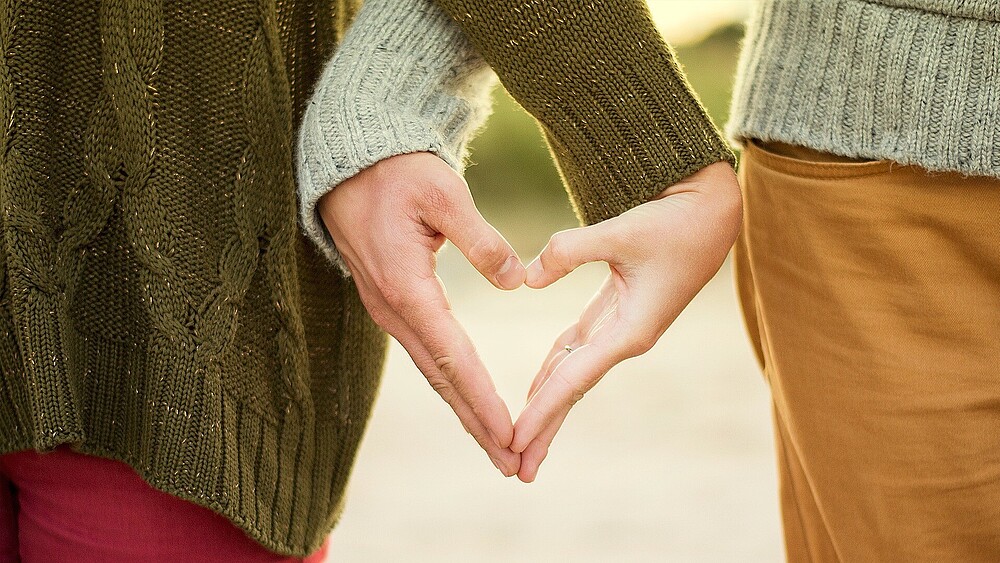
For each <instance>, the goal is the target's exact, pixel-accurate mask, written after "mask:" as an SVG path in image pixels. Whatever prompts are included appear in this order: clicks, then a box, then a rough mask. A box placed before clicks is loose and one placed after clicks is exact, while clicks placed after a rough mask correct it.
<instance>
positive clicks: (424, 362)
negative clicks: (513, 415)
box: [396, 329, 521, 477]
mask: <svg viewBox="0 0 1000 563" xmlns="http://www.w3.org/2000/svg"><path fill="white" fill-rule="evenodd" d="M400 332H401V334H400V336H397V337H396V339H397V340H399V342H400V344H401V345H402V346H403V348H405V349H406V351H407V353H408V354H409V355H410V358H411V359H413V363H414V364H416V365H417V367H418V368H419V369H420V370H421V372H422V373H424V375H425V376H426V377H427V379H428V381H431V382H432V387H434V389H435V391H437V392H438V394H439V395H441V397H442V398H443V399H445V401H446V402H447V403H448V404H449V406H451V408H452V410H453V411H454V412H455V414H456V415H457V416H458V419H459V421H461V423H462V427H463V428H465V430H466V432H468V433H469V434H471V435H472V437H473V438H474V439H475V440H476V442H477V443H478V444H479V446H480V447H481V448H482V449H483V450H484V451H485V452H486V455H487V456H489V458H490V460H491V461H492V462H493V465H494V466H496V468H497V469H498V470H500V472H501V473H503V474H504V475H505V476H507V477H510V476H511V475H514V474H515V473H517V471H518V469H519V468H520V465H521V461H520V456H519V455H518V454H516V453H514V452H513V451H511V450H510V449H509V448H505V447H500V446H498V445H497V443H496V441H495V440H494V439H493V437H492V436H491V435H490V432H489V431H488V430H487V429H486V426H484V425H483V423H482V421H481V420H480V419H479V417H478V416H477V415H476V413H475V412H474V411H473V409H472V407H470V406H469V404H468V403H466V402H465V399H463V398H462V396H461V395H459V394H458V393H457V392H456V391H455V390H454V388H453V387H451V385H450V383H448V382H447V380H445V379H444V377H443V376H442V375H441V374H440V372H437V373H435V367H434V360H433V358H432V357H431V355H430V353H429V352H427V350H426V349H425V348H423V345H422V344H421V343H420V339H419V338H416V337H415V336H414V335H413V334H412V333H411V332H409V331H408V330H406V329H404V330H402V331H400ZM401 338H402V339H401ZM404 342H405V344H404ZM428 374H431V375H428ZM437 381H441V383H440V384H437Z"/></svg>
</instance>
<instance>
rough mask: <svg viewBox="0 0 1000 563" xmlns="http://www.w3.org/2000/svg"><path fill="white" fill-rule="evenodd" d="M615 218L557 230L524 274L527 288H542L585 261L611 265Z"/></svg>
mask: <svg viewBox="0 0 1000 563" xmlns="http://www.w3.org/2000/svg"><path fill="white" fill-rule="evenodd" d="M613 221H614V219H609V220H607V221H604V222H602V223H597V224H596V225H590V226H587V227H577V228H575V229H568V230H565V231H559V232H558V233H556V234H554V235H552V237H551V238H549V242H548V244H546V245H545V248H543V249H542V252H541V254H539V255H538V257H537V258H535V259H534V260H532V261H531V264H529V265H528V268H527V271H526V280H525V283H527V285H528V287H533V288H535V289H541V288H543V287H546V286H548V285H550V284H552V283H553V282H555V281H556V280H558V279H560V278H562V277H563V276H565V275H566V274H568V273H570V272H572V271H573V270H575V269H576V268H577V267H579V266H582V265H583V264H586V263H588V262H596V261H598V260H603V261H606V262H611V261H613V260H612V258H613V257H612V248H613V245H614V242H615V239H614V236H615V235H614V232H613V226H612V225H613V223H612V222H613Z"/></svg>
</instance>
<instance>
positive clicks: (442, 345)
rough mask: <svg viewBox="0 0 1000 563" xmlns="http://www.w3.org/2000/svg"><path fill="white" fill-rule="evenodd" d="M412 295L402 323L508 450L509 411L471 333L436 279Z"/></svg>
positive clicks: (402, 311) (510, 435) (403, 310)
mask: <svg viewBox="0 0 1000 563" xmlns="http://www.w3.org/2000/svg"><path fill="white" fill-rule="evenodd" d="M410 296H411V297H412V299H408V300H407V301H406V302H405V304H401V307H400V310H399V314H400V317H401V318H402V320H403V322H405V323H406V325H407V326H408V327H409V328H410V330H411V331H412V332H413V334H414V336H415V337H416V338H417V339H418V340H419V341H420V342H421V344H422V345H423V347H424V348H425V349H426V351H427V353H428V354H429V355H430V358H431V360H432V362H433V364H434V366H435V368H436V371H437V372H440V374H441V376H442V377H443V380H444V381H447V382H448V384H449V386H450V388H452V389H454V391H455V393H456V394H457V395H458V396H460V397H461V398H462V399H463V400H464V401H465V403H467V404H468V406H469V407H470V408H471V409H472V413H474V415H475V417H476V418H478V419H479V420H480V421H481V422H482V424H483V426H485V427H486V430H487V431H488V432H489V434H490V435H491V436H492V438H493V440H494V441H495V443H496V445H497V446H499V447H500V448H506V447H508V446H509V445H510V442H511V439H512V438H513V424H512V423H511V417H510V411H509V410H507V405H506V404H505V403H504V402H503V400H502V399H501V398H500V395H499V394H498V393H497V391H496V387H495V386H494V384H493V379H492V378H491V377H490V375H489V372H488V371H487V370H486V366H485V365H483V362H482V360H481V359H480V358H479V354H478V353H477V352H476V349H475V346H473V344H472V341H471V340H470V339H469V336H468V334H466V332H465V329H463V328H462V325H461V324H459V322H458V320H457V319H456V318H455V316H454V315H453V314H452V312H451V309H450V306H449V305H448V302H447V300H446V299H445V298H444V294H443V293H442V291H441V285H440V282H438V281H437V278H436V277H435V278H433V280H428V281H426V282H423V283H422V284H421V285H419V286H416V287H414V288H413V291H412V292H411V293H410ZM425 373H426V372H425ZM431 383H432V384H435V383H437V382H434V381H432V382H431ZM438 384H439V385H440V383H438ZM439 391H440V390H439ZM442 397H444V398H445V400H448V399H449V397H445V396H444V395H442ZM449 403H450V401H449ZM457 412H458V411H456V413H457Z"/></svg>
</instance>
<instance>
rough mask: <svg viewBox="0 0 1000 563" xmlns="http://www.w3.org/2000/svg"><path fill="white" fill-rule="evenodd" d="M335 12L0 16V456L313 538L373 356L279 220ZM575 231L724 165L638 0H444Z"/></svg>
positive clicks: (291, 2)
mask: <svg viewBox="0 0 1000 563" xmlns="http://www.w3.org/2000/svg"><path fill="white" fill-rule="evenodd" d="M357 4H358V3H357V2H353V1H350V0H260V1H258V2H249V3H248V2H245V1H236V0H177V1H170V2H164V1H162V0H100V1H94V0H66V1H64V2H59V3H55V2H52V1H51V0H4V1H2V2H0V119H2V126H0V207H2V216H0V234H2V238H0V242H2V248H0V374H2V377H0V452H7V451H14V450H19V449H26V448H36V449H40V450H45V449H50V448H52V447H55V446H57V445H59V444H65V443H69V444H73V445H75V447H76V448H77V449H79V450H80V451H83V452H88V453H92V454H96V455H101V456H106V457H109V458H114V459H120V460H123V461H125V462H126V463H128V464H129V465H131V466H132V467H133V468H135V469H136V471H138V472H139V473H140V474H141V475H142V476H143V477H144V478H145V479H146V480H147V481H148V482H149V483H151V484H152V485H153V486H155V487H157V488H160V489H162V490H164V491H167V492H169V493H172V494H174V495H177V496H179V497H182V498H185V499H189V500H191V501H194V502H196V503H199V504H202V505H204V506H207V507H209V508H211V509H213V510H216V511H217V512H219V513H221V514H223V515H225V516H226V517H228V518H229V519H231V520H232V521H233V522H234V523H235V524H236V525H238V526H240V527H241V528H242V529H243V530H245V531H246V532H247V533H248V534H249V535H250V536H252V537H253V538H255V539H256V540H258V541H259V542H261V543H262V544H263V545H265V546H267V547H269V548H271V549H273V550H275V551H278V552H283V553H289V554H300V555H301V554H305V553H307V552H309V551H311V550H313V549H315V548H316V547H317V546H318V545H319V544H320V543H321V542H322V541H323V538H324V536H325V534H326V532H328V531H329V529H330V528H331V527H332V526H333V524H334V522H335V520H336V518H337V516H338V514H339V511H340V507H341V504H342V500H343V497H344V488H345V483H346V479H347V476H348V474H349V472H350V468H351V465H352V463H353V459H354V456H355V452H356V449H357V446H358V442H359V440H360V438H361V435H362V433H363V430H364V428H365V423H366V420H367V418H368V416H369V411H370V409H371V406H372V403H373V400H374V397H375V392H376V389H377V386H378V381H379V373H380V371H381V369H382V362H383V358H384V352H385V345H386V339H385V336H384V334H382V333H381V332H380V331H379V330H378V329H377V327H376V326H375V325H374V324H373V323H372V322H371V320H370V319H369V317H368V315H367V313H366V312H365V310H364V308H363V307H362V305H361V303H360V300H359V299H358V297H357V294H356V291H355V289H354V287H353V286H352V285H351V283H350V281H349V279H346V278H344V277H342V276H340V275H338V273H337V271H336V270H335V269H334V268H333V266H332V265H331V264H330V263H329V261H328V260H326V259H325V257H324V256H323V255H322V254H321V253H320V252H318V251H317V250H316V248H315V246H314V245H313V244H312V243H311V242H310V241H309V240H308V239H307V238H306V236H305V235H304V234H303V232H302V230H301V226H300V225H299V224H298V222H297V201H296V183H295V173H294V171H295V167H294V156H293V153H294V146H295V142H294V139H295V132H296V130H297V127H298V126H299V124H300V121H301V118H302V115H303V112H304V108H305V104H306V102H307V100H308V99H309V96H310V93H311V92H312V90H313V89H314V87H315V85H316V81H317V79H318V77H319V75H320V71H321V69H322V67H323V63H324V62H325V61H326V60H328V59H329V58H330V56H331V55H332V54H333V52H334V49H335V47H336V45H337V42H338V40H339V38H340V37H341V36H342V33H343V31H344V29H345V26H346V25H347V24H348V22H349V21H350V20H351V18H352V17H353V14H354V13H355V12H356V9H357ZM439 4H440V5H441V6H442V7H444V8H445V9H446V10H447V11H448V12H449V13H450V14H451V15H452V16H454V17H455V18H456V19H457V20H458V21H459V22H460V23H461V25H462V28H463V30H464V31H465V32H466V34H467V35H468V36H469V38H470V39H471V41H472V42H473V43H474V44H475V45H476V47H477V48H478V49H479V51H480V52H481V53H482V54H483V56H484V58H485V59H486V60H487V61H488V62H489V63H490V64H491V65H492V66H493V67H494V69H495V70H496V72H497V74H498V75H499V76H500V79H501V80H502V82H503V83H504V85H505V86H506V87H507V88H508V89H509V90H510V91H511V92H512V93H513V94H514V95H515V97H516V98H517V99H518V100H519V101H520V102H521V103H523V104H524V105H525V107H526V108H527V109H528V110H529V111H530V112H532V114H533V115H535V116H536V117H537V118H539V120H540V121H541V123H542V125H543V128H544V129H545V131H546V134H547V135H548V138H549V140H550V141H551V143H552V146H553V150H554V153H555V155H556V156H557V157H558V160H559V164H560V167H561V169H562V171H563V174H564V176H565V178H566V180H567V184H568V187H569V189H570V191H571V193H572V194H573V199H574V201H575V202H576V205H577V206H578V208H579V209H580V211H581V215H582V216H583V218H584V219H585V220H586V221H589V222H593V221H598V220H601V219H604V218H607V217H610V216H612V215H615V214H617V213H620V212H622V211H624V210H625V209H627V208H629V207H630V206H633V205H636V204H638V203H641V202H642V201H644V200H645V199H646V198H648V197H649V196H651V195H653V194H655V193H658V192H659V191H660V190H662V189H663V188H664V187H666V186H667V185H668V184H670V183H672V182H674V181H676V180H678V179H680V178H682V177H683V176H685V175H687V174H689V173H691V172H693V171H695V170H697V169H699V168H701V167H703V166H705V165H707V164H709V163H711V162H715V161H718V160H722V159H731V158H732V157H731V154H730V153H729V151H728V149H727V148H726V146H725V145H724V143H723V142H722V141H721V139H720V138H719V136H718V134H717V132H716V130H715V129H714V127H713V126H712V125H711V123H710V122H709V120H708V119H707V117H706V116H705V114H704V112H703V110H702V109H701V107H700V106H699V105H698V103H697V102H696V101H695V100H694V98H693V96H692V95H691V93H690V91H689V89H688V88H687V87H686V85H685V83H684V81H683V79H682V78H681V77H680V74H679V72H678V70H677V67H676V65H675V63H674V60H673V57H672V55H671V53H670V51H669V50H668V48H667V47H666V46H665V45H664V44H663V42H662V41H661V39H660V38H659V36H658V35H657V34H656V32H655V30H654V28H653V26H652V24H651V23H650V21H649V18H648V14H647V13H646V11H645V8H644V6H643V5H642V3H641V2H640V1H639V0H615V1H611V0H606V1H603V2H602V1H593V0H536V1H533V2H526V1H524V0H478V1H471V0H441V1H440V2H439Z"/></svg>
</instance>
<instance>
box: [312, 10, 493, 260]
mask: <svg viewBox="0 0 1000 563" xmlns="http://www.w3.org/2000/svg"><path fill="white" fill-rule="evenodd" d="M495 83H496V76H495V75H494V74H493V72H492V71H491V70H490V68H489V66H487V65H486V63H485V62H484V61H483V60H482V58H480V56H479V55H478V54H477V53H476V51H475V50H474V49H473V48H472V46H471V45H470V44H469V43H468V41H467V40H466V38H465V36H464V35H463V34H462V31H461V28H459V27H458V25H456V24H455V22H454V21H452V20H451V18H450V17H448V16H447V15H446V14H445V13H444V12H442V11H441V10H440V9H439V8H437V7H436V6H435V5H434V4H433V3H432V2H431V1H430V0H368V1H367V2H365V4H364V6H363V7H362V9H361V10H360V11H359V12H358V15H357V17H356V19H355V21H354V24H353V25H352V27H351V28H350V30H349V31H348V32H347V34H346V35H345V37H344V40H343V41H342V42H341V44H340V47H339V48H338V50H337V53H336V54H335V55H334V56H333V57H332V58H331V60H330V61H329V62H328V63H327V64H326V66H325V67H324V70H323V73H322V75H321V76H320V80H319V82H318V83H317V86H316V89H315V91H314V92H313V94H312V95H311V97H310V99H309V103H308V104H307V106H306V110H305V113H304V115H303V119H302V125H301V128H300V130H299V135H298V155H297V173H298V196H299V216H300V219H301V221H302V228H303V231H304V233H305V234H306V236H308V237H309V239H310V240H312V241H313V242H314V243H315V244H316V246H317V247H318V248H319V250H320V251H321V252H322V253H323V255H324V256H326V258H327V259H329V260H330V261H331V262H332V263H333V264H334V265H336V266H337V267H339V268H340V270H341V272H343V273H344V275H347V276H349V275H350V272H349V271H348V269H347V267H346V265H345V264H344V262H343V260H342V258H341V256H340V253H339V252H338V251H337V248H336V245H335V244H334V242H333V238H332V237H331V236H330V233H329V231H327V229H326V226H325V225H324V224H323V220H322V218H321V216H320V214H319V210H318V208H317V202H318V201H319V199H320V198H321V197H322V196H323V195H325V194H326V193H328V192H330V191H331V190H333V189H334V188H335V187H336V186H337V185H339V184H340V183H341V182H343V181H344V180H346V179H348V178H351V177H352V176H354V175H355V174H357V173H358V172H360V171H362V170H364V169H365V168H368V167H369V166H371V165H373V164H375V163H376V162H378V161H380V160H383V159H385V158H389V157H391V156H396V155H399V154H406V153H412V152H421V151H425V152H431V153H434V154H435V155H437V156H438V157H440V158H441V159H442V160H444V161H445V162H447V163H448V165H449V166H451V167H452V168H454V169H455V170H456V171H457V172H458V173H459V174H461V173H462V172H463V171H464V164H465V158H466V155H467V144H468V142H469V140H470V139H471V138H472V137H473V136H474V135H475V133H476V131H477V130H478V129H479V128H480V127H481V126H482V124H483V123H484V122H485V121H486V118H487V117H488V116H489V113H490V111H491V105H490V98H489V94H490V91H491V90H492V88H493V86H494V85H495Z"/></svg>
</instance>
